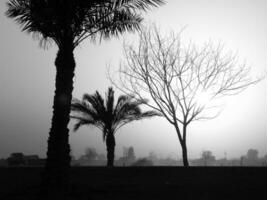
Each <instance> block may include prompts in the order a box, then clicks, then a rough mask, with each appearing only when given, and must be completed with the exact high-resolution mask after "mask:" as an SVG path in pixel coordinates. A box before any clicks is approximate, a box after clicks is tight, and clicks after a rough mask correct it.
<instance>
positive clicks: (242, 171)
mask: <svg viewBox="0 0 267 200" xmlns="http://www.w3.org/2000/svg"><path fill="white" fill-rule="evenodd" d="M42 171H43V169H42V168H36V167H18V168H0V199H1V200H2V199H3V200H8V199H36V198H38V193H37V191H38V185H39V184H40V174H41V172H42ZM71 183H72V184H71V194H70V196H71V197H72V198H71V199H77V200H78V199H84V200H85V199H86V200H89V199H90V200H91V199H96V200H97V199H99V200H102V199H108V200H113V199H114V200H115V199H116V200H120V199H123V200H127V199H131V200H132V199H135V200H139V199H146V200H150V199H152V200H153V199H164V200H169V199H174V198H175V199H196V200H199V199H214V200H216V199H225V200H228V199H241V198H243V199H267V168H262V167H243V168H240V167H190V168H183V167H114V168H106V167H73V168H72V169H71ZM33 196H34V197H33ZM31 197H33V198H31Z"/></svg>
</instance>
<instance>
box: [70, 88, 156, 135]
mask: <svg viewBox="0 0 267 200" xmlns="http://www.w3.org/2000/svg"><path fill="white" fill-rule="evenodd" d="M144 103H145V101H144V100H136V99H134V97H131V96H126V95H121V96H120V97H119V98H118V100H117V103H116V105H114V91H113V89H112V88H109V89H108V92H107V94H106V100H105V101H104V99H103V98H102V96H101V95H100V94H99V93H98V91H96V93H95V94H93V95H89V94H85V95H84V96H83V98H82V100H81V101H80V100H78V99H74V100H73V103H72V106H71V110H72V111H73V112H75V113H77V114H76V115H74V116H71V118H74V119H76V120H77V123H76V124H75V125H74V131H76V130H78V129H79V127H80V126H82V125H93V126H95V127H97V128H99V129H100V130H102V131H103V139H105V138H106V136H107V134H108V133H113V134H114V133H115V132H116V131H117V130H118V129H119V128H120V127H122V126H123V125H125V124H127V123H129V122H132V121H135V120H141V119H144V118H149V117H153V116H160V114H159V113H157V112H155V111H146V112H142V110H141V108H140V105H142V104H144Z"/></svg>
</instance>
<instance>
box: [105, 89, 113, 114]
mask: <svg viewBox="0 0 267 200" xmlns="http://www.w3.org/2000/svg"><path fill="white" fill-rule="evenodd" d="M113 106H114V90H113V89H112V87H110V88H108V92H107V94H106V111H107V114H108V115H110V116H112V114H113Z"/></svg>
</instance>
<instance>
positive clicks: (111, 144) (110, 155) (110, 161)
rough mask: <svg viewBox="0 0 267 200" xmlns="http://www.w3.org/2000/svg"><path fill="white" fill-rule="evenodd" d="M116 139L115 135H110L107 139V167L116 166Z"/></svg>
mask: <svg viewBox="0 0 267 200" xmlns="http://www.w3.org/2000/svg"><path fill="white" fill-rule="evenodd" d="M115 145H116V143H115V137H114V134H113V133H109V134H108V135H107V138H106V146H107V166H108V167H113V166H114V157H115V154H114V152H115Z"/></svg>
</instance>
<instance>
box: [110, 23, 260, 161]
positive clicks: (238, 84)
mask: <svg viewBox="0 0 267 200" xmlns="http://www.w3.org/2000/svg"><path fill="white" fill-rule="evenodd" d="M124 54H125V58H126V59H125V61H124V62H121V65H120V70H119V79H118V80H116V81H115V79H113V78H110V79H111V81H112V83H113V84H114V85H115V86H116V87H117V88H119V89H120V90H121V91H123V92H124V93H127V94H132V95H135V96H136V97H138V98H140V99H144V98H145V97H147V95H149V96H150V97H151V98H152V99H153V101H150V102H151V103H147V105H148V106H150V107H152V108H154V109H155V110H157V111H159V112H161V113H162V115H163V116H164V117H165V118H166V119H167V120H168V122H170V123H171V124H172V125H173V126H174V128H175V130H176V133H177V136H178V139H179V142H180V144H181V147H182V155H183V162H184V166H189V163H188V158H187V145H186V142H187V140H186V136H187V127H188V125H189V124H190V123H191V122H192V121H196V120H201V119H210V118H214V117H216V116H217V115H218V114H219V112H216V113H215V114H214V113H213V114H212V115H210V114H211V112H210V111H209V112H204V111H207V110H211V109H214V108H217V105H214V104H212V101H211V100H213V102H214V101H215V100H217V99H219V98H220V97H223V96H228V95H234V94H238V93H239V92H241V91H242V90H244V89H246V88H247V87H248V86H250V85H252V84H255V83H257V82H258V81H259V80H260V79H256V80H253V79H252V78H250V68H249V67H247V65H246V64H239V63H238V60H237V56H236V55H233V54H232V53H225V52H224V47H223V45H222V44H221V43H219V44H218V45H214V44H213V43H212V42H208V43H205V44H204V45H203V46H202V47H198V46H197V45H195V44H193V43H192V42H189V43H187V44H182V42H181V33H179V34H174V33H171V34H169V35H167V36H162V35H161V34H160V31H159V29H158V28H157V27H155V26H154V27H153V28H150V29H146V30H142V31H141V32H140V35H139V42H138V46H135V45H133V44H129V43H124ZM109 77H111V76H110V75H109ZM217 110H218V109H217Z"/></svg>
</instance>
